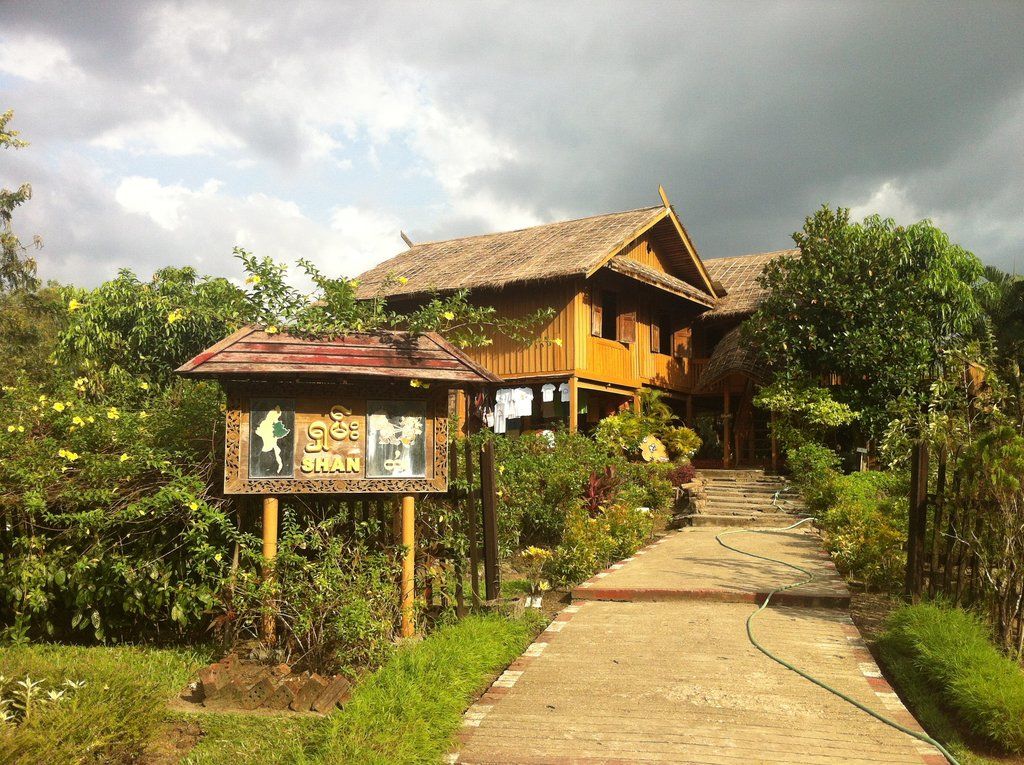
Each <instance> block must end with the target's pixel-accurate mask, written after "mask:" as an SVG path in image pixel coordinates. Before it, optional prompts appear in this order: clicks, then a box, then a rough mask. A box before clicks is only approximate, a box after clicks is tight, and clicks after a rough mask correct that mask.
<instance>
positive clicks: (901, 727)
mask: <svg viewBox="0 0 1024 765" xmlns="http://www.w3.org/2000/svg"><path fill="white" fill-rule="evenodd" d="M813 520H815V519H814V518H804V519H802V520H799V521H797V522H796V523H794V524H793V525H791V526H786V527H784V528H779V529H733V530H731V531H723V532H721V533H719V534H717V535H716V536H715V540H716V541H717V542H718V544H720V545H722V547H724V548H726V549H727V550H732V551H733V552H737V553H740V554H741V555H747V556H750V557H751V558H758V559H760V560H764V561H768V562H769V563H778V564H780V565H783V566H787V567H788V568H791V569H793V570H794V571H799V572H800V573H801V574H803V575H804V576H805V577H807V578H806V579H803V580H801V581H799V582H794V583H792V584H787V585H783V586H781V587H776V588H775V589H774V590H772V591H771V592H769V593H768V596H767V597H766V598H765V599H764V603H762V604H761V605H760V606H759V607H758V608H757V610H756V611H754V612H753V613H752V614H751V615H750V616H748V617H747V637H748V638H749V639H750V642H751V643H752V644H753V646H754V647H755V648H756V649H757V650H759V651H760V652H761V653H763V654H764V655H765V656H767V657H768V658H769V659H771V660H772V661H775V662H778V663H779V664H781V665H782V666H783V667H785V668H786V669H789V670H792V671H793V672H796V673H797V674H798V675H800V677H802V678H804V679H805V680H810V681H811V682H812V683H814V684H815V685H817V686H819V687H821V688H824V689H825V690H826V691H828V692H829V693H832V694H835V695H836V696H838V697H839V698H841V699H842V700H843V701H846V702H848V703H850V704H853V706H855V707H857V709H859V710H861V711H862V712H866V713H867V714H869V715H871V716H872V717H874V718H875V719H876V720H879V721H881V722H883V723H885V724H886V725H888V726H890V727H893V728H895V729H896V730H898V731H901V732H903V733H906V734H907V735H908V736H912V737H914V738H916V739H917V740H918V741H923V742H925V743H926V744H931V745H932V746H934V747H935V748H936V749H938V750H939V751H940V752H942V755H943V757H945V758H946V759H947V760H949V762H950V765H960V763H959V762H957V760H956V758H955V757H954V756H953V755H952V754H950V753H949V751H947V750H946V748H945V747H944V746H943V745H942V744H940V743H939V742H938V741H936V740H935V739H933V738H932V737H931V736H929V735H928V734H927V733H918V732H917V731H915V730H911V729H910V728H907V727H906V726H904V725H900V724H899V723H898V722H896V721H895V720H890V719H889V718H888V717H886V716H885V715H883V714H881V713H879V712H876V711H875V710H873V709H871V708H870V707H867V706H865V705H864V704H862V703H860V702H859V701H857V700H856V699H854V698H851V697H850V696H847V695H846V694H845V693H843V692H842V691H840V690H838V689H837V688H833V687H832V686H831V685H829V684H828V683H826V682H825V681H824V680H819V679H818V678H816V677H814V676H813V675H811V674H809V673H808V672H805V671H804V670H802V669H800V668H799V667H797V666H795V665H794V664H791V663H790V662H788V661H786V660H785V659H783V658H780V657H779V656H776V655H775V654H773V653H772V652H771V651H769V650H768V649H767V648H765V647H764V646H763V645H761V644H760V643H759V642H757V638H756V637H754V629H753V624H754V619H755V618H757V615H758V614H760V613H761V612H762V611H764V610H765V609H766V608H768V605H769V604H770V603H771V600H772V597H773V596H774V595H775V594H776V593H779V592H785V591H786V590H792V589H793V588H795V587H801V586H803V585H805V584H808V583H810V582H812V581H814V574H812V573H811V572H810V571H808V570H807V569H805V568H802V567H800V566H797V565H796V564H793V563H789V562H787V561H784V560H779V559H778V558H770V557H768V556H767V555H758V554H757V553H752V552H748V551H747V550H741V549H739V548H738V547H733V546H732V545H730V544H727V543H726V542H725V541H724V540H723V539H722V537H724V536H728V535H730V534H773V533H778V532H781V531H790V530H792V529H795V528H796V527H797V526H800V525H802V524H804V523H808V522H810V521H813Z"/></svg>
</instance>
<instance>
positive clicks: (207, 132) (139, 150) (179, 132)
mask: <svg viewBox="0 0 1024 765" xmlns="http://www.w3.org/2000/svg"><path fill="white" fill-rule="evenodd" d="M159 100H160V101H163V99H159ZM92 144H93V145H94V146H100V147H102V148H105V149H118V150H121V151H128V152H130V153H132V154H163V155H167V156H171V157H181V156H188V155H194V154H207V155H208V154H213V153H214V152H215V151H216V150H218V149H237V148H240V147H241V146H242V141H241V140H240V139H239V138H238V137H237V136H235V135H233V134H232V133H231V132H230V131H227V130H224V129H223V128H219V127H216V126H215V125H213V124H212V123H210V122H209V121H207V120H206V119H205V118H204V117H202V116H201V115H200V114H199V113H197V112H196V111H195V110H194V109H193V108H192V107H190V106H188V105H186V104H179V105H178V106H177V107H176V108H174V109H172V110H170V111H168V112H167V113H166V114H164V115H162V116H160V117H157V118H154V119H140V120H137V121H133V122H127V123H123V124H121V125H118V126H117V127H115V128H112V129H110V130H107V131H106V132H104V133H102V134H101V135H99V136H98V137H97V138H95V139H93V141H92Z"/></svg>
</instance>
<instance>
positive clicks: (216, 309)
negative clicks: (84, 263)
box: [56, 267, 252, 384]
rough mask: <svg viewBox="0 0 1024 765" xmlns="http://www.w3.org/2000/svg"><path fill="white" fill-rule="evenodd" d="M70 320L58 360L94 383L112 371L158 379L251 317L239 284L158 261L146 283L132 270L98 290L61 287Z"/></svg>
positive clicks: (59, 345)
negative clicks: (201, 276) (161, 264)
mask: <svg viewBox="0 0 1024 765" xmlns="http://www.w3.org/2000/svg"><path fill="white" fill-rule="evenodd" d="M62 295H63V299H64V306H65V308H66V311H67V314H68V318H69V323H68V326H67V328H66V329H65V330H64V331H63V332H62V333H61V335H60V337H59V339H58V342H57V349H56V357H57V359H58V360H59V361H60V362H61V363H62V364H63V365H65V366H68V367H71V368H74V369H76V370H77V372H79V373H82V374H86V375H88V376H90V377H91V378H92V379H93V382H94V384H99V382H100V380H101V378H103V377H109V376H111V375H114V376H117V375H124V376H128V377H137V378H139V379H141V380H146V381H149V382H153V383H157V384H161V383H166V382H168V381H169V380H170V379H171V375H172V373H173V372H174V369H175V368H176V367H178V366H180V365H181V364H182V363H184V362H185V361H187V360H188V359H190V358H191V357H192V356H194V355H195V354H197V353H199V352H200V351H202V350H204V349H205V348H208V347H209V346H210V345H212V344H214V343H216V342H217V341H219V340H221V339H223V338H224V337H226V336H227V335H229V334H230V333H231V332H233V331H234V330H236V329H238V328H239V327H240V326H242V325H243V324H245V323H246V322H247V321H248V320H249V319H250V318H251V316H252V312H251V307H250V305H249V303H248V302H247V301H246V298H245V295H244V294H243V292H242V290H240V289H238V287H236V286H235V285H233V284H232V283H231V282H229V281H228V280H227V279H221V278H212V277H203V278H200V277H199V276H198V275H197V273H196V271H195V269H192V268H188V267H185V268H163V269H160V270H159V271H157V272H156V273H155V274H154V275H153V278H152V279H151V280H150V281H148V282H142V281H140V280H139V279H138V277H136V276H135V274H134V273H132V272H131V271H130V270H127V269H125V270H122V271H121V272H120V273H119V274H118V275H117V278H115V279H112V280H111V281H109V282H105V283H104V284H102V285H100V286H99V287H97V288H96V289H93V290H83V289H77V288H73V287H68V288H65V289H64V290H63V292H62Z"/></svg>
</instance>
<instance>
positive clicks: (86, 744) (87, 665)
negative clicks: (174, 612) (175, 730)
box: [0, 644, 210, 765]
mask: <svg viewBox="0 0 1024 765" xmlns="http://www.w3.org/2000/svg"><path fill="white" fill-rule="evenodd" d="M209 658H210V657H209V656H208V655H206V654H203V653H197V652H195V651H184V650H168V649H154V648H140V647H116V648H107V647H89V648H86V647H80V646H66V645H57V644H41V645H33V646H29V647H25V648H7V649H5V650H3V651H0V674H2V675H5V676H7V677H18V678H25V676H26V675H28V676H30V677H31V678H34V680H33V683H35V682H37V681H38V680H39V679H40V678H47V682H46V685H43V686H38V687H37V688H35V689H34V691H33V694H34V699H33V702H32V707H33V708H32V711H31V713H30V715H29V716H28V717H25V718H24V719H23V720H21V721H20V722H19V723H18V724H17V725H6V726H4V725H0V762H4V763H11V765H36V764H37V763H41V762H52V763H62V764H63V763H68V765H86V764H87V763H88V764H89V765H92V764H93V763H115V764H123V765H127V764H128V763H132V762H138V761H140V759H141V758H142V755H143V753H144V751H145V750H146V748H147V746H148V745H149V744H150V742H151V741H153V740H155V739H156V738H158V737H159V736H160V734H161V729H162V727H163V725H164V721H165V719H166V714H167V700H168V699H169V698H170V697H171V696H172V695H174V694H176V693H179V692H180V691H181V689H182V688H184V687H185V684H186V683H187V682H188V680H189V678H190V676H191V675H192V674H193V673H194V672H196V671H197V670H198V669H199V667H200V666H201V665H202V664H204V663H206V662H208V661H209ZM9 685H10V684H9ZM62 690H63V691H64V695H63V696H61V697H59V698H58V699H57V700H56V701H51V691H52V692H54V694H53V695H56V694H57V693H58V692H60V691H62ZM15 693H16V692H15Z"/></svg>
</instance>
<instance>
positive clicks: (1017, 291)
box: [976, 266, 1024, 368]
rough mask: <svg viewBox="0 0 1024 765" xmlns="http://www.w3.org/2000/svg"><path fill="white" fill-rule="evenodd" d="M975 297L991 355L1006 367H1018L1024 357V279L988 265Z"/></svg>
mask: <svg viewBox="0 0 1024 765" xmlns="http://www.w3.org/2000/svg"><path fill="white" fill-rule="evenodd" d="M976 294H977V297H978V303H979V304H980V305H981V308H982V310H983V311H984V318H983V322H984V325H985V330H986V334H987V335H988V336H989V338H990V345H991V349H990V350H991V352H992V354H993V355H994V356H995V358H996V360H997V362H998V363H999V364H1000V366H1002V367H1003V368H1007V367H1009V366H1011V365H1017V366H1018V367H1019V366H1020V362H1021V359H1022V358H1024V277H1021V276H1019V275H1017V274H1008V273H1006V272H1005V271H1001V270H1000V269H998V268H996V267H995V266H985V271H984V279H983V280H982V282H981V283H980V284H979V285H978V287H977V290H976Z"/></svg>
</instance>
